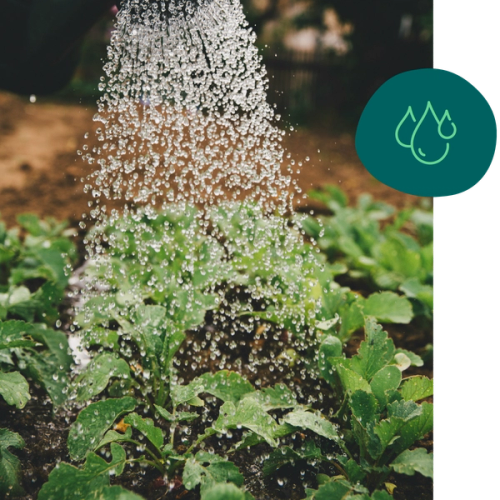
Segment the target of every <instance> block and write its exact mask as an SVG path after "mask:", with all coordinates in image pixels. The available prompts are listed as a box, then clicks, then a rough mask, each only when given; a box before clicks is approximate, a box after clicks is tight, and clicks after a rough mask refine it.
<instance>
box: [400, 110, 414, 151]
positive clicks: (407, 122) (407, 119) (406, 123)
mask: <svg viewBox="0 0 500 500" xmlns="http://www.w3.org/2000/svg"><path fill="white" fill-rule="evenodd" d="M416 122H417V119H416V118H415V115H414V114H413V109H412V108H411V106H408V111H407V112H406V114H405V115H404V116H403V119H402V120H401V121H400V122H399V125H398V126H397V128H396V141H397V143H398V144H399V145H400V146H403V147H404V148H411V135H412V133H411V130H413V123H416ZM407 128H410V131H409V133H408V131H407V134H405V131H406V130H405V129H407ZM405 135H408V139H409V141H408V142H409V144H407V143H406V142H403V140H404V136H405Z"/></svg>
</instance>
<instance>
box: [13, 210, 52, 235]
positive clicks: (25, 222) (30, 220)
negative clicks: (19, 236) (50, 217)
mask: <svg viewBox="0 0 500 500" xmlns="http://www.w3.org/2000/svg"><path fill="white" fill-rule="evenodd" d="M16 220H17V223H18V224H19V225H20V226H21V227H23V228H24V229H26V231H28V233H30V234H32V235H33V236H45V235H46V229H44V228H43V226H42V223H41V221H40V219H39V218H38V216H37V215H35V214H29V213H26V214H19V215H18V216H16Z"/></svg>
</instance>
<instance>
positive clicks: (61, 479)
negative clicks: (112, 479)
mask: <svg viewBox="0 0 500 500" xmlns="http://www.w3.org/2000/svg"><path fill="white" fill-rule="evenodd" d="M111 455H112V458H111V461H110V462H106V460H104V459H103V458H101V457H99V456H97V455H96V454H95V453H89V455H88V456H87V461H86V462H85V466H84V468H83V469H77V468H76V467H73V466H72V465H69V464H66V463H64V462H63V463H60V464H58V465H56V466H55V467H54V469H53V470H52V472H51V473H50V475H49V480H48V482H46V483H45V484H44V485H43V486H42V489H41V490H40V493H39V494H38V500H54V499H61V500H82V499H89V500H90V499H93V498H95V499H97V498H99V499H100V498H103V499H106V500H107V497H106V496H105V494H106V493H108V492H109V493H110V494H111V495H112V497H111V498H117V499H120V500H136V499H138V498H140V497H137V495H135V496H130V495H129V494H128V493H127V494H125V493H124V491H120V490H117V488H116V487H112V488H110V487H109V476H110V474H111V473H113V474H116V475H119V474H121V473H122V472H123V468H124V467H125V463H126V454H125V450H124V449H123V448H122V447H121V446H120V445H118V444H116V443H111ZM113 488H114V489H113ZM110 490H111V491H110ZM113 495H114V496H113ZM121 495H124V496H121ZM132 495H133V494H132Z"/></svg>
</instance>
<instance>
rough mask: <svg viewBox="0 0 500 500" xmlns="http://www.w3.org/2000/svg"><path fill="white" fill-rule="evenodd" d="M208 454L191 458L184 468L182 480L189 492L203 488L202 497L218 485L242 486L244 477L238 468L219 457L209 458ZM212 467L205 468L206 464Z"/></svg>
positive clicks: (198, 454)
mask: <svg viewBox="0 0 500 500" xmlns="http://www.w3.org/2000/svg"><path fill="white" fill-rule="evenodd" d="M207 455H209V454H207V453H201V454H200V453H197V454H196V456H195V457H192V458H189V459H188V460H187V461H186V465H185V466H184V472H183V475H182V480H183V483H184V486H185V487H186V489H188V490H192V489H193V488H195V487H196V486H198V485H200V486H201V495H202V498H203V495H204V493H205V491H207V490H209V489H210V488H212V487H213V486H214V485H216V484H217V483H227V482H229V483H234V484H235V485H236V486H241V485H242V484H243V481H244V477H243V475H242V474H241V473H240V471H239V470H238V467H236V465H234V464H233V463H232V462H229V461H227V460H224V459H223V458H222V457H219V456H217V455H215V456H213V455H212V456H207ZM207 462H209V464H210V465H208V466H207V467H205V465H204V464H205V463H207Z"/></svg>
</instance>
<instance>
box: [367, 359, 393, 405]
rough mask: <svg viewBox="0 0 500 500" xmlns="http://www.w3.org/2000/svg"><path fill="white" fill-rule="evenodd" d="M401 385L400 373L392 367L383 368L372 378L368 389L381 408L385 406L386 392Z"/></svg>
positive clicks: (386, 400)
mask: <svg viewBox="0 0 500 500" xmlns="http://www.w3.org/2000/svg"><path fill="white" fill-rule="evenodd" d="M400 383H401V371H400V370H399V368H397V367H396V366H393V365H389V366H384V368H382V369H380V370H379V371H378V372H377V373H376V374H375V375H374V376H373V378H372V381H371V382H370V387H371V389H372V392H373V394H374V395H375V397H376V398H377V401H378V402H379V405H380V407H381V408H385V406H386V405H387V402H388V399H387V391H394V390H396V389H397V388H398V387H399V384H400Z"/></svg>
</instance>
